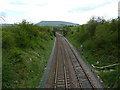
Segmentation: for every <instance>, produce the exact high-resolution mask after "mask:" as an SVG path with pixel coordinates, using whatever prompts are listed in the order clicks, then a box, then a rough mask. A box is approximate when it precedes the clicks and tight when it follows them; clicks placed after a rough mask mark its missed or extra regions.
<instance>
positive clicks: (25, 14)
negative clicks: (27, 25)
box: [0, 0, 119, 24]
mask: <svg viewBox="0 0 120 90" xmlns="http://www.w3.org/2000/svg"><path fill="white" fill-rule="evenodd" d="M118 1H119V0H1V1H0V12H1V13H2V14H1V15H3V16H5V17H4V19H5V23H17V22H21V21H22V19H26V20H27V21H29V22H31V23H37V22H40V21H43V20H44V21H68V22H73V23H78V24H84V23H87V21H88V20H89V19H90V18H91V17H92V16H100V17H105V18H106V19H110V18H116V17H117V16H118ZM3 12H4V13H3ZM1 21H2V20H1Z"/></svg>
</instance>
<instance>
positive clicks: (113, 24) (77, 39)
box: [67, 17, 120, 87]
mask: <svg viewBox="0 0 120 90" xmlns="http://www.w3.org/2000/svg"><path fill="white" fill-rule="evenodd" d="M69 28H70V29H71V27H69ZM75 28H76V29H75V30H70V31H69V32H68V34H67V38H68V39H69V40H70V41H71V43H73V45H74V46H75V47H76V48H77V49H78V50H79V48H80V45H83V56H84V57H85V58H86V60H87V61H88V62H89V63H90V64H93V65H95V66H98V67H102V66H106V65H111V64H116V63H120V62H119V59H120V55H119V54H120V50H119V46H120V43H119V41H118V32H119V30H120V18H119V17H118V18H116V19H112V20H108V21H106V20H105V19H104V18H100V17H93V18H91V19H90V20H89V21H88V22H87V24H84V25H80V26H78V27H75ZM110 69H113V67H111V68H109V70H110ZM113 70H114V71H113V72H112V73H111V72H110V73H109V74H110V75H111V76H110V77H109V74H108V73H99V75H100V76H101V78H102V79H103V81H104V82H105V86H106V87H119V84H118V83H120V82H119V81H120V79H119V80H118V78H119V75H120V74H119V73H120V72H118V71H120V70H118V66H116V67H114V69H113ZM98 71H99V70H98ZM114 75H116V77H115V76H114ZM110 82H111V83H110Z"/></svg>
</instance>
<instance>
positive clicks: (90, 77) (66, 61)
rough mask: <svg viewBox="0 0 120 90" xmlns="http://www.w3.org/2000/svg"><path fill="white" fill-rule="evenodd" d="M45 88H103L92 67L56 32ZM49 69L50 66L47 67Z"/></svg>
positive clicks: (45, 78)
mask: <svg viewBox="0 0 120 90" xmlns="http://www.w3.org/2000/svg"><path fill="white" fill-rule="evenodd" d="M51 59H52V60H51V65H50V67H49V71H48V72H47V75H46V77H44V78H43V81H44V80H45V81H44V84H43V83H42V87H43V88H65V89H70V88H81V89H86V88H89V89H97V88H98V89H100V88H103V86H102V84H101V83H100V80H99V79H98V78H97V76H96V75H95V74H94V72H93V71H92V69H91V68H90V67H89V66H88V65H87V64H86V63H85V62H84V60H83V59H82V58H81V56H80V55H79V53H78V52H77V50H76V49H75V48H74V47H73V46H72V45H71V44H70V42H69V41H68V40H67V39H66V38H65V37H64V36H62V35H61V34H59V33H56V43H55V49H54V52H53V55H52V58H51ZM47 69H48V67H47Z"/></svg>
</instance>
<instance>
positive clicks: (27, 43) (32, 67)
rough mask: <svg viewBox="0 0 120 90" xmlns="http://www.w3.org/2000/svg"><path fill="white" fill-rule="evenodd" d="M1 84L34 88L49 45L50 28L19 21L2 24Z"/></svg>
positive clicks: (41, 70) (51, 37)
mask: <svg viewBox="0 0 120 90" xmlns="http://www.w3.org/2000/svg"><path fill="white" fill-rule="evenodd" d="M2 34H3V36H2V39H3V40H2V46H3V47H2V51H3V53H2V70H3V72H2V81H3V88H36V87H38V86H39V83H40V79H41V77H42V75H43V72H44V68H45V67H46V64H47V60H48V58H49V55H50V53H51V50H52V47H53V42H54V38H53V34H52V28H49V27H40V26H36V25H33V24H29V23H28V22H26V21H23V22H22V23H20V24H14V25H12V26H7V27H3V28H2Z"/></svg>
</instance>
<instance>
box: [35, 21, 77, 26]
mask: <svg viewBox="0 0 120 90" xmlns="http://www.w3.org/2000/svg"><path fill="white" fill-rule="evenodd" d="M37 25H40V26H52V27H56V26H57V27H63V26H67V25H73V26H78V25H79V24H76V23H71V22H64V21H41V22H39V23H37Z"/></svg>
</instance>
